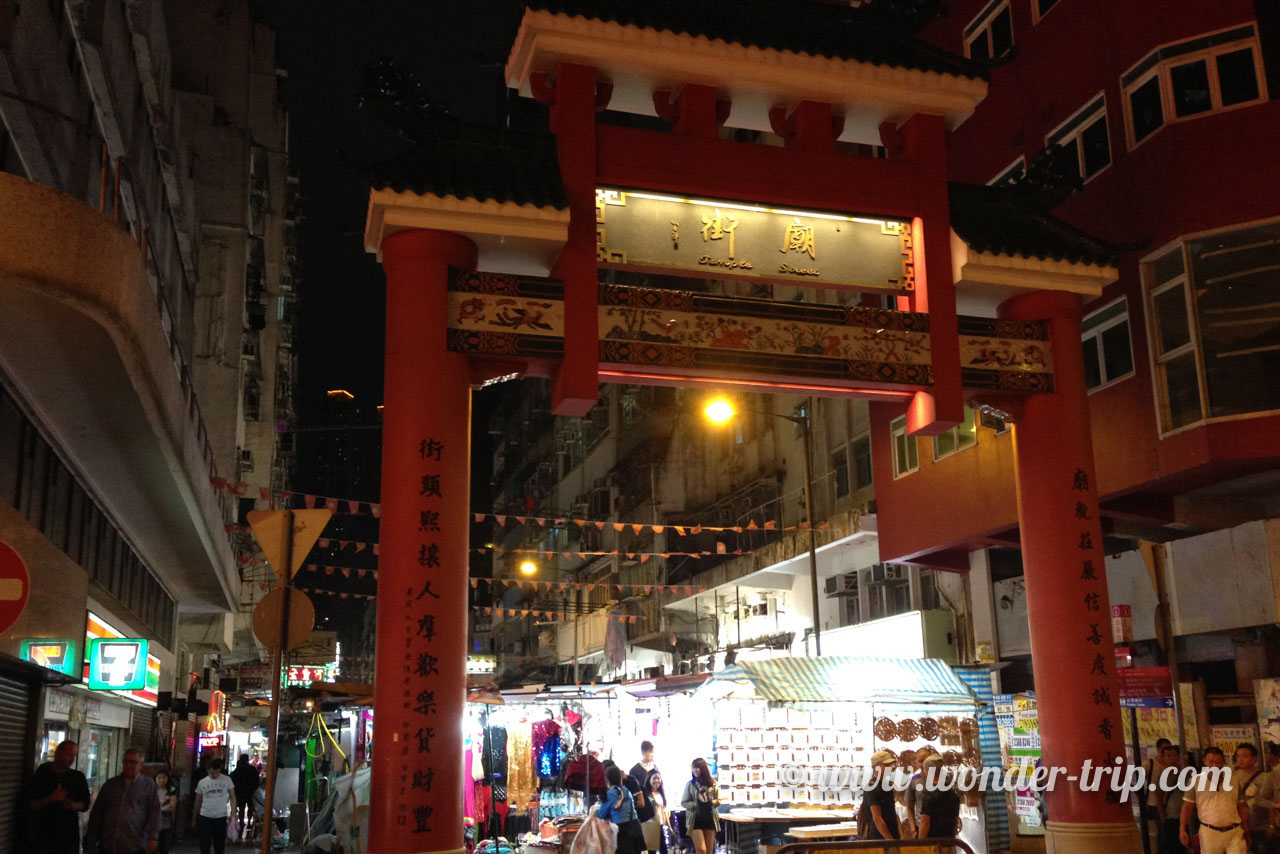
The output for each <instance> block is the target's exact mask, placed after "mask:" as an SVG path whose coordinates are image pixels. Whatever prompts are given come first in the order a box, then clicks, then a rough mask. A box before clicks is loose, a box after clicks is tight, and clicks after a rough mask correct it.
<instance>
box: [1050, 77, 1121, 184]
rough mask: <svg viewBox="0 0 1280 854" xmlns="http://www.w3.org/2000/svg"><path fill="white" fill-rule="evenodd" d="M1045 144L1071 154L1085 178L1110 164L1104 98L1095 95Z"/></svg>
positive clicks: (1109, 144)
mask: <svg viewBox="0 0 1280 854" xmlns="http://www.w3.org/2000/svg"><path fill="white" fill-rule="evenodd" d="M1045 142H1046V143H1047V144H1049V145H1061V146H1062V147H1063V148H1064V149H1066V150H1067V151H1069V152H1070V153H1071V159H1072V160H1073V161H1074V162H1075V163H1076V168H1077V170H1078V172H1079V175H1080V177H1081V178H1083V179H1084V180H1086V181H1088V180H1089V179H1090V178H1092V177H1093V176H1094V175H1097V174H1098V173H1099V172H1101V171H1102V170H1103V169H1106V168H1107V167H1108V166H1110V165H1111V141H1110V139H1109V138H1108V136H1107V99H1106V96H1105V95H1104V94H1099V95H1098V97H1096V98H1094V99H1093V100H1092V101H1091V102H1089V104H1088V105H1087V106H1085V107H1084V109H1082V110H1080V111H1079V112H1077V113H1076V114H1075V115H1074V116H1072V117H1071V118H1069V119H1067V120H1066V121H1065V122H1063V123H1062V124H1060V125H1058V127H1057V128H1056V129H1055V130H1054V131H1053V132H1052V133H1050V134H1049V135H1048V136H1047V137H1045Z"/></svg>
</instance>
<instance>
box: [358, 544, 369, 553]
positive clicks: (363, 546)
mask: <svg viewBox="0 0 1280 854" xmlns="http://www.w3.org/2000/svg"><path fill="white" fill-rule="evenodd" d="M368 545H369V544H368V543H356V554H360V552H362V551H364V550H365V548H366V547H367V546H368Z"/></svg>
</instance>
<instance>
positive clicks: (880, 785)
mask: <svg viewBox="0 0 1280 854" xmlns="http://www.w3.org/2000/svg"><path fill="white" fill-rule="evenodd" d="M896 762H897V760H896V759H895V758H894V756H893V753H892V752H890V751H888V750H877V751H876V752H875V753H873V754H871V777H870V779H869V780H868V781H867V785H866V786H863V788H862V804H861V805H860V806H859V807H858V838H859V839H898V838H899V833H898V810H897V809H896V808H895V806H894V803H895V802H894V797H893V788H894V787H893V766H894V764H895V763H896Z"/></svg>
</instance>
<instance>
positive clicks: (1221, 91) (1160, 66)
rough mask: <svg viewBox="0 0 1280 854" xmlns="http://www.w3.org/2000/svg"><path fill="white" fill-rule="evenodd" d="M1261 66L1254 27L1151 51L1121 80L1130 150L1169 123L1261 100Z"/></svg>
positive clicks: (1228, 31)
mask: <svg viewBox="0 0 1280 854" xmlns="http://www.w3.org/2000/svg"><path fill="white" fill-rule="evenodd" d="M1261 63H1262V59H1261V50H1260V48H1259V45H1258V35H1257V30H1256V28H1255V27H1254V26H1253V25H1252V24H1248V25H1245V26H1243V27H1235V28H1234V29H1230V30H1225V31H1223V32H1220V33H1212V34H1210V35H1207V36H1201V37H1199V38H1195V39H1191V40H1189V41H1185V42H1179V43H1177V44H1173V45H1166V46H1164V47H1162V48H1160V49H1158V50H1156V51H1153V52H1152V53H1151V54H1149V55H1148V56H1147V57H1146V58H1145V59H1143V60H1142V61H1141V62H1139V63H1138V64H1137V65H1135V66H1134V67H1133V68H1131V69H1129V71H1128V72H1126V73H1125V74H1124V75H1123V76H1122V77H1121V78H1120V85H1121V88H1122V89H1123V90H1124V97H1125V109H1126V114H1125V123H1126V132H1127V135H1128V138H1129V145H1130V147H1132V146H1135V145H1137V144H1138V143H1140V142H1142V141H1143V140H1144V139H1146V138H1147V137H1149V136H1150V135H1151V134H1153V133H1155V132H1156V131H1157V130H1159V129H1160V128H1161V127H1163V126H1164V125H1165V124H1167V123H1169V122H1174V121H1180V120H1182V119H1192V118H1197V117H1199V116H1203V115H1208V114H1210V113H1214V112H1217V111H1219V110H1224V109H1227V108H1230V107H1236V106H1241V105H1244V104H1252V103H1255V102H1258V101H1262V100H1265V99H1266V93H1265V92H1264V91H1263V83H1262V80H1263V77H1262V65H1261Z"/></svg>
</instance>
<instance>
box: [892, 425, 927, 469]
mask: <svg viewBox="0 0 1280 854" xmlns="http://www.w3.org/2000/svg"><path fill="white" fill-rule="evenodd" d="M889 437H890V439H892V441H893V476H894V477H895V478H899V477H902V476H903V475H907V474H911V472H913V471H915V470H916V469H918V468H920V451H919V448H918V447H917V445H918V444H919V443H918V442H917V440H916V437H915V436H908V435H907V417H906V416H905V415H903V416H899V417H898V418H895V419H893V421H891V422H889Z"/></svg>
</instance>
